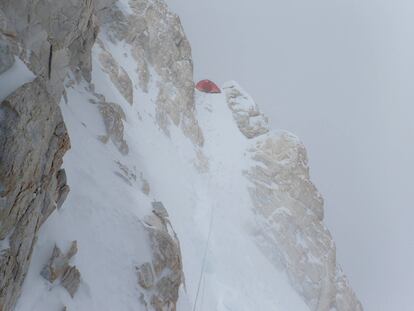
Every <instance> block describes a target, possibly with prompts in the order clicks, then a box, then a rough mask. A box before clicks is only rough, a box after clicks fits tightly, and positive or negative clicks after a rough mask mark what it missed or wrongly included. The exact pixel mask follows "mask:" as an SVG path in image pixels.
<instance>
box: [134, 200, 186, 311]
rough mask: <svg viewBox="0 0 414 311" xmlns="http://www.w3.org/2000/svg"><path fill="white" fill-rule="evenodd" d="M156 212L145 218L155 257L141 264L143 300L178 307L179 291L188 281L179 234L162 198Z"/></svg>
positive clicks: (163, 308)
mask: <svg viewBox="0 0 414 311" xmlns="http://www.w3.org/2000/svg"><path fill="white" fill-rule="evenodd" d="M152 205H153V210H152V213H153V214H152V215H149V216H147V217H146V218H145V219H144V226H145V228H146V229H147V231H148V234H149V238H150V241H151V248H152V255H153V259H152V262H151V263H144V264H142V265H141V266H140V267H138V268H137V273H138V283H139V285H140V286H141V288H142V289H143V290H142V295H141V301H142V303H143V304H144V305H145V306H146V308H147V310H155V311H175V310H176V304H177V300H178V291H179V288H180V286H181V284H182V283H183V282H184V277H183V266H182V261H181V250H180V243H179V241H178V238H177V236H176V234H175V232H174V230H173V228H172V226H171V223H170V221H169V219H168V217H169V216H168V212H167V210H166V209H165V207H164V205H163V204H162V203H161V202H153V203H152Z"/></svg>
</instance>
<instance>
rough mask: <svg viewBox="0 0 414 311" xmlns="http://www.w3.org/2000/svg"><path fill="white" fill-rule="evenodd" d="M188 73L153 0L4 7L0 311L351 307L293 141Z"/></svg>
mask: <svg viewBox="0 0 414 311" xmlns="http://www.w3.org/2000/svg"><path fill="white" fill-rule="evenodd" d="M192 72H193V64H192V60H191V48H190V44H189V42H188V41H187V39H186V37H185V35H184V32H183V29H182V27H181V24H180V21H179V18H178V17H177V16H176V15H175V14H173V13H171V12H170V11H169V10H168V7H167V6H166V4H165V3H164V2H163V1H160V0H129V1H127V0H120V1H117V2H115V1H109V0H95V1H94V0H88V1H80V0H73V1H60V0H59V1H54V2H53V5H51V3H50V1H48V0H32V1H23V0H9V1H7V0H6V1H2V2H1V3H0V100H1V103H0V141H1V143H2V144H1V145H2V148H1V149H0V310H22V311H25V310H42V311H43V310H88V311H89V310H212V309H217V310H239V311H241V310H246V311H247V310H252V309H257V310H294V311H301V310H312V311H313V310H315V311H331V310H337V311H345V310H346V311H348V310H362V306H361V305H360V303H359V302H358V300H357V298H356V296H355V294H354V293H353V291H352V289H351V288H350V286H349V284H348V282H347V280H346V278H345V276H344V275H343V274H342V272H341V269H340V267H339V265H338V264H337V262H336V258H335V245H334V242H333V240H332V237H331V236H330V234H329V232H328V230H327V229H326V228H325V226H324V224H323V200H322V197H321V196H320V194H319V193H318V191H317V189H316V188H315V186H314V185H313V184H312V182H311V181H310V178H309V169H308V163H307V156H306V150H305V148H304V146H303V145H302V144H301V143H300V141H299V140H298V139H297V138H296V137H295V136H293V135H292V134H290V133H287V132H277V131H273V130H271V129H270V128H269V126H268V122H267V119H266V117H265V116H263V115H262V114H261V113H260V111H259V108H258V107H257V105H256V104H255V103H254V101H253V100H252V99H251V98H250V97H249V96H248V95H247V94H246V93H245V91H244V90H243V89H242V88H241V87H240V86H239V85H237V83H235V82H230V83H227V84H225V85H224V86H223V88H222V90H223V93H222V94H204V93H199V92H197V93H195V91H194V82H193V76H192ZM69 137H70V142H69ZM70 147H71V149H70V151H69V152H68V153H67V154H66V155H65V153H66V151H67V150H68V149H69V148H70ZM64 155H65V157H64V159H63V156H64ZM62 163H63V167H64V169H63V168H62ZM69 186H70V192H69Z"/></svg>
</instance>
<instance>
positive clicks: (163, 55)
mask: <svg viewBox="0 0 414 311" xmlns="http://www.w3.org/2000/svg"><path fill="white" fill-rule="evenodd" d="M129 4H130V6H131V8H132V13H131V14H130V15H128V16H126V15H124V14H123V13H122V12H121V11H120V10H118V9H117V8H116V7H112V8H111V9H110V10H108V12H107V14H106V15H104V16H103V17H102V18H101V19H102V23H104V24H105V25H106V26H107V27H108V29H109V35H110V38H111V40H113V42H114V43H116V42H119V41H125V42H127V43H128V44H130V45H131V47H132V52H133V57H134V58H135V60H136V62H137V64H138V66H137V67H138V68H137V73H138V76H139V80H140V87H141V88H142V90H144V91H148V84H149V81H150V78H151V74H150V68H153V69H154V71H155V73H156V74H157V75H158V78H159V79H158V78H157V80H159V82H160V83H159V84H158V99H157V101H156V120H157V123H158V125H159V126H160V128H161V129H162V130H163V131H164V132H165V133H166V134H167V135H169V127H170V126H171V125H172V124H174V125H175V126H178V127H180V128H181V129H182V131H183V132H184V134H185V135H186V136H187V137H189V138H190V139H191V140H192V142H193V143H195V144H196V145H200V146H201V145H203V143H204V138H203V133H202V131H201V128H200V127H199V125H198V121H197V118H196V116H195V102H194V81H193V62H192V58H191V47H190V44H189V42H188V40H187V38H186V36H185V34H184V31H183V28H182V26H181V22H180V19H179V17H178V16H177V15H175V14H173V13H172V12H171V11H170V10H169V9H168V7H167V5H166V4H165V2H164V1H161V0H131V1H129Z"/></svg>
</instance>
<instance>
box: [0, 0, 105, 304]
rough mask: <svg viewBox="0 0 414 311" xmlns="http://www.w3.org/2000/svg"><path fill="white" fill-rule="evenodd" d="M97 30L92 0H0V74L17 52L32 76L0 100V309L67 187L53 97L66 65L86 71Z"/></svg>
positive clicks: (14, 291) (63, 141) (64, 142)
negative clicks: (3, 243)
mask: <svg viewBox="0 0 414 311" xmlns="http://www.w3.org/2000/svg"><path fill="white" fill-rule="evenodd" d="M98 3H99V4H100V5H101V2H100V1H99V2H98ZM101 7H102V6H101ZM97 31H98V26H97V19H96V18H95V1H94V0H72V1H61V0H59V1H54V2H53V5H52V4H51V2H50V1H48V0H32V1H26V0H4V1H1V2H0V58H1V65H0V67H1V68H0V74H1V73H2V72H5V70H7V69H8V68H10V66H11V65H12V63H13V60H14V58H15V57H19V58H20V59H21V60H22V61H23V62H24V63H25V64H26V66H27V67H28V68H29V69H30V70H31V71H32V72H33V73H34V74H35V76H37V78H36V79H35V80H34V81H33V82H30V83H27V84H25V85H23V86H21V87H20V88H18V89H16V90H15V91H14V92H13V93H12V94H9V95H8V96H7V95H6V98H5V100H3V101H2V102H1V103H0V118H1V122H0V143H1V145H2V148H0V240H5V239H8V241H9V246H10V247H9V248H8V249H6V250H4V251H3V252H2V253H1V254H0V310H13V307H14V305H15V303H16V301H17V299H18V297H19V295H20V292H21V287H22V284H23V281H24V278H25V275H26V273H27V270H28V267H29V263H30V260H31V255H32V251H33V247H34V244H35V242H36V238H37V232H38V230H39V228H40V226H41V225H42V224H43V223H44V222H45V221H46V219H47V218H48V217H49V215H50V214H51V213H53V211H54V210H55V209H56V208H58V207H61V206H62V204H63V202H64V200H65V198H66V196H67V195H68V193H69V186H68V185H67V184H66V176H65V172H64V171H63V170H61V165H62V157H63V155H64V154H65V152H66V151H67V150H68V149H69V147H70V143H69V137H68V134H67V132H66V127H65V124H64V122H63V119H62V116H61V112H60V108H59V102H60V98H61V96H62V92H63V90H64V85H63V80H64V79H65V77H66V76H67V73H68V71H69V70H72V71H73V72H74V73H75V75H77V76H83V77H84V78H85V79H86V80H89V79H90V71H91V48H92V45H93V44H94V41H95V38H96V34H97ZM12 57H13V60H12Z"/></svg>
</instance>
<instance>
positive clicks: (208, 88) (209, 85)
mask: <svg viewBox="0 0 414 311" xmlns="http://www.w3.org/2000/svg"><path fill="white" fill-rule="evenodd" d="M196 89H197V90H199V91H201V92H204V93H221V90H220V88H219V87H218V86H217V85H216V84H215V83H214V82H212V81H210V80H201V81H200V82H198V83H197V84H196Z"/></svg>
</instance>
